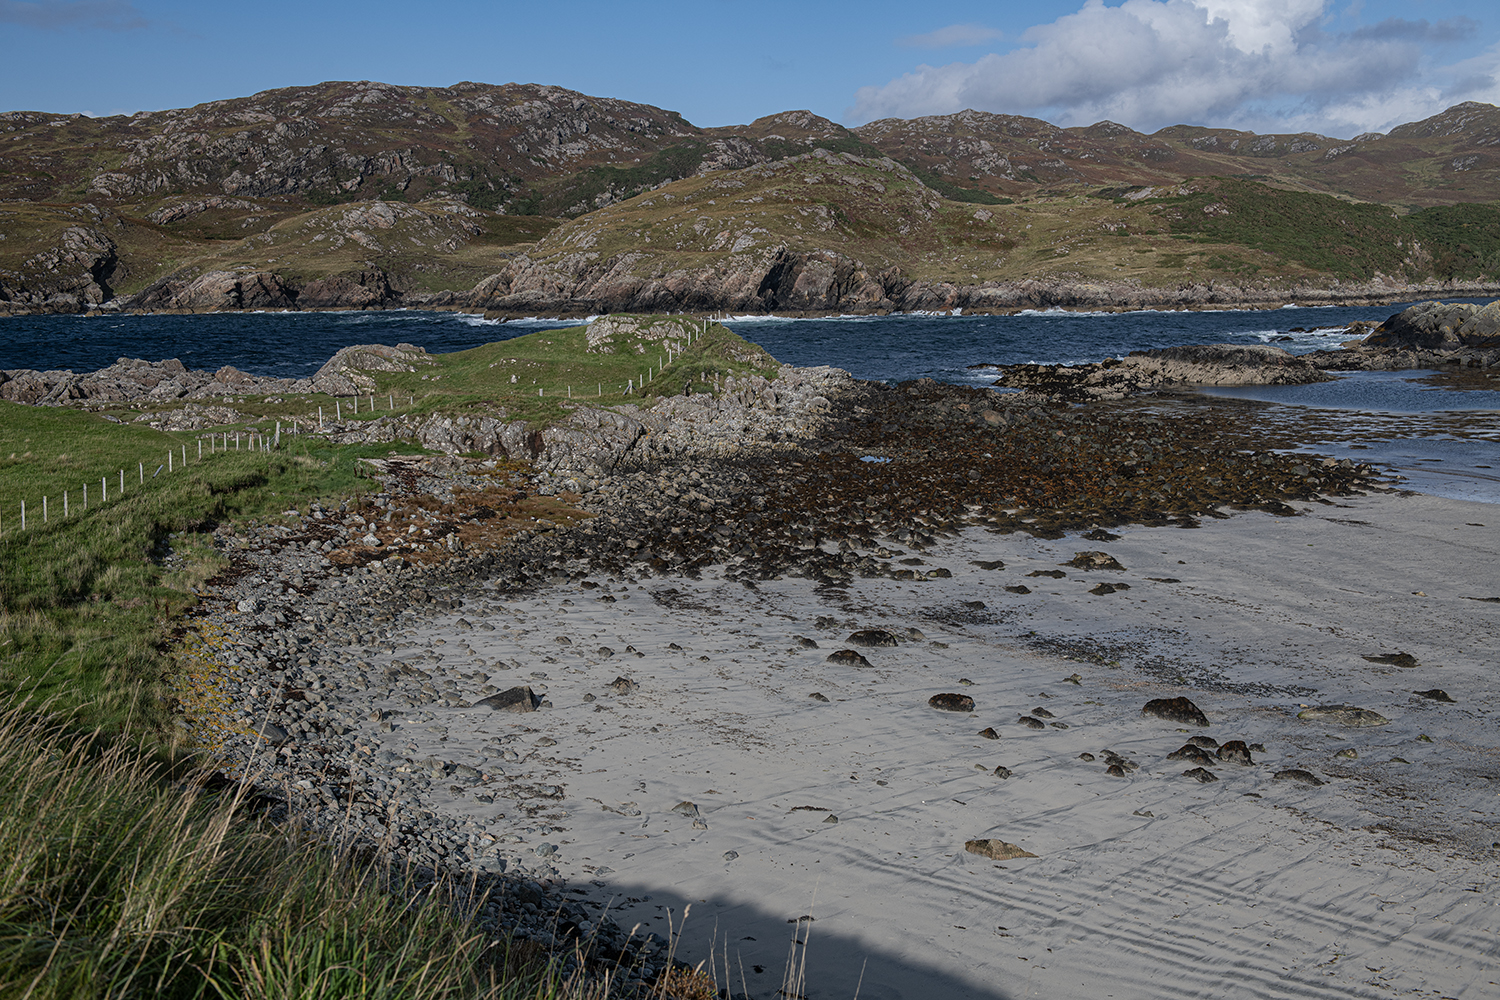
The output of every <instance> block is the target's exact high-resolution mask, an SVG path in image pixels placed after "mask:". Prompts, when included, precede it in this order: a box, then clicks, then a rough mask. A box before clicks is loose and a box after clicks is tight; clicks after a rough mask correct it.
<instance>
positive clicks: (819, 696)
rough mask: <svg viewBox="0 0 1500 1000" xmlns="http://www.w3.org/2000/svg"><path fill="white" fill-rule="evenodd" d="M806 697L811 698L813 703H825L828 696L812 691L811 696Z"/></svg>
mask: <svg viewBox="0 0 1500 1000" xmlns="http://www.w3.org/2000/svg"><path fill="white" fill-rule="evenodd" d="M808 697H809V698H811V699H812V700H813V701H821V702H827V701H828V696H827V695H825V694H824V693H823V692H821V691H814V692H813V693H812V694H810V695H808Z"/></svg>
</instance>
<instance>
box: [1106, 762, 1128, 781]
mask: <svg viewBox="0 0 1500 1000" xmlns="http://www.w3.org/2000/svg"><path fill="white" fill-rule="evenodd" d="M1104 773H1105V774H1107V775H1109V776H1110V777H1112V778H1126V777H1129V776H1130V772H1129V771H1127V770H1125V765H1124V764H1111V765H1109V767H1106V768H1105V769H1104Z"/></svg>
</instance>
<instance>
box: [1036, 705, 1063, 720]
mask: <svg viewBox="0 0 1500 1000" xmlns="http://www.w3.org/2000/svg"><path fill="white" fill-rule="evenodd" d="M1031 714H1032V715H1034V716H1036V717H1037V718H1038V719H1055V718H1057V716H1055V715H1053V714H1052V713H1051V712H1049V711H1047V710H1046V709H1045V708H1033V709H1032V710H1031Z"/></svg>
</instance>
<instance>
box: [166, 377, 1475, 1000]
mask: <svg viewBox="0 0 1500 1000" xmlns="http://www.w3.org/2000/svg"><path fill="white" fill-rule="evenodd" d="M794 374H795V373H794ZM778 385H779V383H778ZM799 398H800V397H797V396H795V394H787V393H785V392H784V391H781V390H778V391H776V392H772V391H771V390H770V388H769V387H768V388H767V389H766V390H765V391H762V392H755V393H750V394H747V395H746V396H745V397H744V401H743V402H742V403H741V404H739V405H741V406H742V407H743V408H744V410H745V412H746V413H750V412H752V411H753V412H755V413H760V412H761V410H764V411H765V412H764V414H762V416H764V418H765V420H768V421H771V423H770V424H768V426H773V427H775V426H779V425H777V424H776V423H775V421H776V420H780V419H782V418H781V417H780V416H778V414H779V413H780V412H781V409H782V408H785V407H788V406H791V407H795V406H799V405H801V404H800V403H798V402H797V400H798V399H799ZM829 399H831V400H832V402H831V404H828V405H831V406H832V412H831V413H830V415H828V416H826V417H822V418H820V419H821V420H822V423H821V424H819V425H818V427H817V428H814V431H816V433H815V435H814V436H813V437H810V438H806V439H805V440H803V441H802V442H801V443H799V444H796V445H788V444H784V443H783V444H781V445H778V446H777V447H779V448H781V450H779V451H772V452H768V453H766V454H760V455H757V454H751V453H746V454H745V455H741V456H734V455H729V456H724V457H714V456H707V457H704V456H699V457H693V455H692V452H691V448H690V447H687V446H685V447H684V448H683V449H682V454H683V455H685V457H679V458H674V459H672V460H670V461H668V460H662V461H660V462H655V464H646V465H645V467H644V468H640V469H636V470H634V471H632V470H629V469H619V470H616V471H615V472H614V473H612V474H610V475H607V476H601V477H599V478H598V479H597V480H590V483H591V485H590V486H589V490H588V492H587V493H586V494H585V495H582V496H576V497H575V495H573V494H567V493H566V492H562V493H559V492H556V489H555V486H553V485H545V484H555V483H556V482H557V479H558V477H556V476H554V477H552V478H550V479H549V478H548V477H547V475H546V474H545V473H534V474H533V473H529V472H516V471H511V472H503V470H502V469H501V467H500V466H499V465H497V463H496V462H494V461H490V462H487V463H486V462H483V461H480V460H478V459H470V460H466V461H461V460H458V459H451V458H438V459H425V458H417V457H413V458H411V459H409V460H408V459H394V460H392V461H391V462H389V463H387V464H385V465H384V466H383V471H380V472H379V473H378V475H379V476H380V477H382V478H381V486H380V489H381V490H382V492H379V493H378V494H375V495H373V496H371V497H369V498H366V499H365V500H362V501H360V502H359V503H357V504H356V503H352V502H351V503H350V504H348V505H346V506H340V507H338V508H337V509H331V508H330V509H328V510H324V509H322V508H318V509H310V510H308V511H304V512H301V513H300V514H299V513H296V512H288V518H287V522H286V523H285V524H271V525H263V526H260V527H256V528H252V529H251V531H250V532H249V533H248V534H246V535H244V536H235V535H233V532H232V531H228V534H226V535H223V536H222V537H221V540H222V541H223V544H224V545H225V547H226V551H228V552H231V553H232V559H233V561H234V569H233V570H232V571H231V572H230V573H227V574H226V575H225V576H224V577H223V578H222V579H221V580H219V581H218V582H217V583H216V584H215V591H214V593H212V594H211V595H208V596H207V597H206V598H205V601H204V603H203V607H202V608H201V609H200V612H199V613H198V615H197V616H196V617H195V619H194V623H193V629H194V630H196V631H195V634H197V635H198V636H199V637H200V645H199V648H198V651H197V654H196V655H199V656H202V657H206V658H207V659H208V660H209V661H211V662H212V664H214V665H215V666H213V668H212V670H211V671H210V672H211V673H213V672H216V675H217V677H218V682H217V683H218V685H219V686H218V688H217V690H216V692H215V693H214V694H213V697H215V698H218V699H219V701H218V702H215V704H217V705H219V706H220V707H219V708H217V709H213V710H212V711H210V712H208V713H199V715H198V716H197V717H196V721H190V726H195V725H198V726H200V728H199V729H197V730H196V732H197V733H198V735H199V737H200V738H204V737H212V738H213V739H217V740H218V745H219V749H220V751H221V752H222V753H223V754H224V755H225V760H226V762H227V770H229V771H230V772H231V773H238V774H242V775H247V776H251V777H252V778H253V779H254V780H255V782H256V783H257V785H258V787H259V789H260V791H261V793H262V794H263V795H265V796H266V797H267V798H268V799H269V800H271V801H276V802H281V803H282V804H283V805H282V806H278V807H276V808H282V809H285V810H287V812H286V813H281V814H278V815H287V814H296V815H299V816H302V817H305V818H306V820H307V821H308V822H309V823H310V824H311V826H312V827H313V828H314V829H315V830H318V831H320V832H322V833H323V834H324V835H328V836H337V837H340V838H342V837H345V836H352V837H353V839H354V840H356V841H358V840H364V841H365V842H367V843H370V844H378V845H381V846H383V847H384V848H385V849H387V850H389V851H391V852H392V854H393V856H394V857H395V858H397V859H398V860H401V861H402V862H403V863H409V864H412V865H415V866H417V867H418V868H421V869H422V870H426V871H432V872H446V873H449V874H450V875H455V876H457V877H460V878H468V877H471V876H473V875H475V873H478V874H480V875H482V876H484V877H490V878H497V879H499V880H500V884H502V885H504V886H515V887H519V888H517V889H516V891H515V892H514V893H512V894H511V895H509V896H507V897H506V898H505V899H503V900H500V901H499V902H498V903H497V904H496V906H495V907H494V908H493V910H492V915H493V916H494V917H495V918H496V920H497V921H498V924H497V925H496V926H499V927H501V928H503V929H509V932H511V933H515V934H516V935H517V936H521V937H528V938H530V939H532V940H536V941H540V942H541V943H543V944H544V945H546V946H548V947H553V948H557V947H563V948H565V949H566V948H568V947H570V946H569V942H570V941H572V940H575V939H576V938H578V937H580V936H581V937H582V938H583V939H585V940H587V939H589V938H590V937H592V936H594V935H600V936H601V937H602V938H603V939H604V940H605V943H606V944H608V945H609V949H611V954H618V953H619V949H620V947H621V945H622V942H623V941H624V938H625V937H626V936H629V938H630V940H631V941H632V942H640V941H641V940H642V939H644V938H647V937H648V936H649V935H655V940H656V941H658V942H663V941H668V940H673V941H675V947H676V954H677V957H678V958H679V959H686V960H689V961H690V962H691V963H693V964H697V963H699V962H705V963H710V964H711V965H712V966H713V967H714V968H715V970H716V977H717V980H718V984H719V986H720V987H722V988H726V989H728V990H729V993H730V995H731V996H741V995H743V996H746V997H749V998H752V1000H765V998H771V997H776V996H805V997H807V998H812V1000H824V998H828V1000H833V998H852V997H855V996H859V997H865V998H880V1000H898V998H907V1000H915V998H925V997H973V998H1009V997H1023V996H1042V997H1089V998H1095V997H1099V996H1105V997H1120V998H1127V997H1139V998H1160V997H1205V996H1212V997H1246V998H1249V997H1257V998H1258V997H1266V996H1289V997H1291V996H1309V997H1312V996H1319V997H1321V996H1329V997H1333V996H1337V997H1365V996H1369V997H1377V996H1382V997H1383V996H1392V995H1395V996H1406V995H1411V996H1449V997H1466V998H1467V997H1476V998H1477V997H1489V996H1495V995H1497V994H1500V985H1497V983H1500V907H1497V905H1496V903H1495V899H1496V890H1497V879H1500V733H1497V727H1496V724H1495V723H1496V718H1495V711H1496V709H1495V706H1496V705H1500V671H1497V669H1496V668H1497V665H1500V640H1497V639H1496V635H1497V631H1500V630H1497V625H1500V575H1497V573H1496V570H1495V566H1496V565H1497V560H1500V514H1497V511H1500V507H1497V506H1496V505H1493V504H1486V503H1479V502H1474V501H1469V500H1457V499H1446V498H1441V497H1435V496H1431V495H1425V494H1420V493H1414V492H1410V491H1398V490H1392V489H1390V488H1388V487H1387V486H1385V485H1382V484H1381V482H1380V481H1379V480H1378V479H1377V478H1375V477H1374V476H1373V474H1372V473H1371V472H1370V470H1369V467H1368V466H1355V465H1353V464H1352V463H1350V462H1343V463H1335V462H1333V461H1331V460H1330V461H1327V462H1312V461H1309V460H1307V459H1306V457H1305V456H1297V455H1292V456H1288V455H1285V454H1280V453H1275V454H1273V453H1272V452H1271V451H1269V450H1264V449H1266V444H1265V443H1264V441H1265V439H1263V438H1258V437H1257V434H1259V433H1260V431H1259V430H1257V428H1256V427H1255V426H1254V425H1253V424H1252V422H1250V421H1247V420H1246V419H1245V418H1246V414H1247V413H1248V412H1249V411H1247V410H1245V409H1243V408H1241V407H1219V406H1218V404H1216V403H1215V404H1205V405H1197V404H1194V405H1191V406H1188V407H1186V408H1184V409H1181V410H1174V411H1164V412H1165V416H1163V415H1161V414H1157V413H1153V412H1150V411H1140V410H1137V409H1133V408H1128V407H1127V408H1122V409H1119V410H1108V409H1104V410H1095V409H1083V410H1080V409H1069V408H1053V409H1041V408H1035V407H1029V406H1027V405H1026V404H1025V403H1024V401H1014V400H1013V401H1010V403H1009V404H1008V405H1004V404H1005V401H1004V399H1003V397H995V396H993V395H990V394H985V393H981V392H977V391H974V390H965V389H957V388H952V387H941V386H937V385H935V384H932V383H917V384H911V385H907V386H904V387H902V388H900V389H897V390H891V389H886V388H884V387H880V386H870V385H868V384H865V385H859V386H852V387H851V388H849V389H846V390H840V391H839V392H831V393H829ZM788 401H790V402H788ZM825 402H826V401H825ZM976 404H979V405H976ZM990 404H992V405H995V406H1002V405H1003V408H1002V409H1001V410H1000V411H998V412H997V411H996V410H991V409H987V408H985V406H986V405H990ZM734 412H735V413H738V412H739V411H738V410H737V411H734ZM798 412H800V411H798ZM718 419H719V423H721V424H722V423H725V422H726V421H727V420H728V419H729V418H728V417H723V416H721V417H720V418H718ZM799 419H800V418H799ZM715 426H718V425H717V424H716V425H715ZM736 426H738V424H736ZM799 426H800V425H799ZM807 433H811V432H807ZM1278 433H1281V432H1278ZM691 437H692V435H688V434H685V435H684V438H683V440H684V441H685V442H688V441H690V440H691ZM698 437H699V438H702V439H704V440H708V438H706V437H704V436H703V435H702V434H699V435H698ZM766 440H767V441H777V440H778V438H777V437H776V436H775V435H770V434H768V435H767V436H766ZM1277 440H1278V441H1279V440H1280V439H1277ZM1275 447H1280V448H1285V447H1286V444H1284V443H1281V444H1277V445H1275ZM1303 462H1307V464H1301V463H1303ZM377 464H379V463H377ZM502 472H503V475H504V476H509V477H511V478H509V479H507V480H505V482H504V483H500V482H499V481H498V480H495V479H493V476H496V475H502ZM517 477H519V478H517ZM528 477H529V478H528ZM570 481H571V480H570ZM528 483H529V484H530V485H528ZM486 484H488V485H486ZM546 490H552V491H553V493H554V494H555V495H549V496H545V497H543V496H541V493H542V492H544V491H546ZM476 491H478V492H476ZM1014 496H1027V497H1030V498H1031V502H1030V504H1029V505H1027V504H1018V503H1015V502H1014V501H1010V500H1007V499H1006V498H1007V497H1014ZM507 497H513V498H515V499H514V503H515V504H516V505H518V506H507V504H508V503H511V501H510V500H507V499H506V498H507ZM569 497H575V498H573V499H569ZM466 498H467V499H466ZM541 500H546V501H547V502H548V503H550V504H552V505H553V506H550V507H547V508H545V511H546V512H545V515H544V514H543V509H542V508H538V507H534V506H528V505H533V504H535V503H537V502H539V501H541ZM564 501H565V502H564ZM566 504H577V505H578V509H576V510H575V511H574V513H573V514H567V513H566ZM423 505H425V507H424V506H423ZM466 511H468V512H471V513H465V512H466ZM528 511H529V513H528ZM507 525H509V526H511V527H506V526H507ZM1100 525H1114V526H1113V527H1101V526H1100ZM502 528H503V529H504V531H510V530H517V529H519V533H518V534H514V535H510V536H507V535H505V533H504V531H502V530H501V529H502ZM226 530H228V529H226ZM486 532H498V534H493V538H498V539H500V541H499V542H496V543H494V544H497V545H499V547H498V548H493V549H489V550H482V549H481V548H478V546H479V545H480V543H481V542H483V541H484V539H485V538H487V537H491V536H490V535H486V534H485V533H486ZM507 538H508V539H509V540H506V539H507ZM423 539H430V540H426V541H424V540H423ZM486 544H488V543H486ZM469 545H473V546H476V548H475V549H474V551H472V552H469V551H468V550H467V549H466V548H465V546H469ZM413 546H415V547H413ZM412 560H416V564H413V562H412ZM935 696H945V697H940V698H938V699H937V702H936V703H934V701H933V699H934V697H935ZM497 698H498V699H500V700H501V701H505V700H507V698H508V700H509V701H511V702H516V701H519V703H520V704H521V706H522V707H524V708H528V709H533V710H530V711H522V712H517V711H511V710H505V709H502V708H496V707H492V706H495V705H496V699H497ZM966 699H972V707H971V706H970V705H969V703H968V701H967V700H966ZM1158 699H1187V700H1189V701H1190V702H1191V706H1188V707H1183V708H1181V710H1180V711H1179V712H1178V713H1177V714H1176V715H1175V716H1173V718H1172V720H1170V721H1169V720H1168V719H1167V718H1162V717H1158V716H1156V715H1152V714H1145V713H1143V707H1144V706H1146V704H1147V703H1148V702H1151V701H1155V700H1158ZM226 705H227V706H229V707H228V708H227V709H226V708H224V707H223V706H226ZM939 706H942V707H939ZM953 709H956V710H953ZM1194 711H1201V713H1202V715H1203V717H1204V719H1205V720H1206V721H1207V723H1208V724H1207V726H1206V727H1205V726H1200V725H1195V724H1190V723H1191V721H1192V715H1193V712H1194ZM205 714H206V715H208V716H213V717H214V719H215V720H217V721H215V722H214V724H213V725H212V726H210V725H208V724H207V723H202V718H203V717H204V716H205ZM189 719H190V720H194V719H195V717H194V716H193V714H192V713H191V712H190V713H189ZM226 723H227V724H226ZM215 726H217V728H214V727H215ZM252 731H258V732H264V733H265V734H266V739H265V740H264V741H263V742H260V743H256V742H255V740H254V739H252V738H250V737H249V735H248V734H249V733H250V732H252ZM214 734H217V735H214ZM974 842H989V846H988V848H986V847H985V846H983V845H981V844H977V843H974ZM1007 845H1009V846H1007ZM971 848H973V849H971ZM502 918H503V919H502ZM605 918H608V919H605ZM631 949H633V950H632V952H631V957H630V958H629V962H630V963H631V968H632V970H633V971H632V975H634V976H635V978H636V979H637V980H644V981H648V982H649V981H650V980H651V978H652V976H653V974H654V973H655V972H656V971H659V969H660V968H661V967H662V965H663V963H664V961H665V956H664V955H663V953H662V951H661V949H660V948H652V947H648V948H645V949H636V947H635V945H634V944H632V945H631ZM789 966H790V967H792V972H791V973H789V972H788V969H789Z"/></svg>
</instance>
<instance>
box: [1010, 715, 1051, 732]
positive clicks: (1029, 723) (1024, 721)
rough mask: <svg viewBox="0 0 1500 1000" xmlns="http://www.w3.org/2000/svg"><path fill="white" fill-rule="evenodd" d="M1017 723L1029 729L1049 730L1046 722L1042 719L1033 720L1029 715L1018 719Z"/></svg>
mask: <svg viewBox="0 0 1500 1000" xmlns="http://www.w3.org/2000/svg"><path fill="white" fill-rule="evenodd" d="M1016 721H1017V722H1018V723H1020V724H1021V725H1023V726H1025V727H1026V728H1027V729H1046V728H1047V724H1046V723H1045V722H1043V721H1042V720H1041V719H1033V718H1032V717H1031V716H1029V715H1023V716H1021V717H1020V718H1019V719H1017V720H1016Z"/></svg>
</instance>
